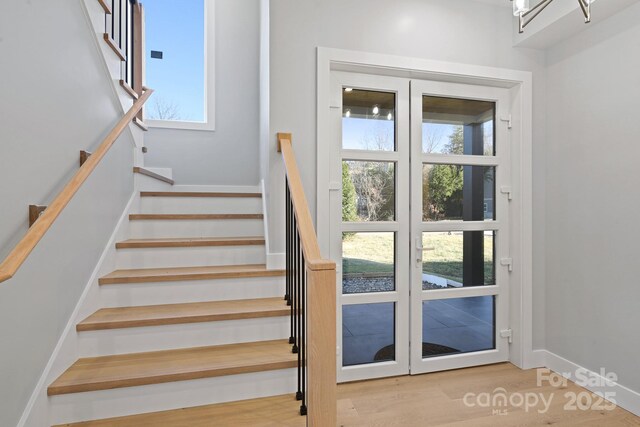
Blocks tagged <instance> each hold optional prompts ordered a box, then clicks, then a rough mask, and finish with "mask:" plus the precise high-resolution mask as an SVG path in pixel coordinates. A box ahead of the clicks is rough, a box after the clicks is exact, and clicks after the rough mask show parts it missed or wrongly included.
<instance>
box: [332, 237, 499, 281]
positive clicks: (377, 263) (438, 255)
mask: <svg viewBox="0 0 640 427" xmlns="http://www.w3.org/2000/svg"><path fill="white" fill-rule="evenodd" d="M422 245H423V247H424V249H425V251H424V254H423V267H422V270H423V272H425V273H427V274H433V275H435V276H440V277H444V278H447V279H451V280H455V281H457V282H462V256H463V248H462V246H463V235H462V232H452V233H451V234H449V233H446V232H445V233H424V234H423V241H422ZM342 254H343V255H342V268H343V272H344V273H345V274H353V273H393V265H394V233H391V232H387V233H353V234H351V235H347V236H345V237H344V238H343V242H342ZM484 270H485V284H493V282H494V280H493V235H492V234H485V238H484Z"/></svg>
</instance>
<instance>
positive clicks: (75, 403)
mask: <svg viewBox="0 0 640 427" xmlns="http://www.w3.org/2000/svg"><path fill="white" fill-rule="evenodd" d="M296 381H297V369H295V368H292V369H281V370H276V371H266V372H256V373H249V374H241V375H227V376H223V377H214V378H203V379H198V380H189V381H175V382H170V383H163V384H153V385H145V386H138V387H123V388H118V389H113V390H99V391H93V392H84V393H73V394H66V395H58V396H52V397H51V398H50V399H49V401H50V403H51V412H50V416H51V419H50V423H51V424H64V423H70V422H79V421H85V420H93V419H101V418H111V417H119V416H126V415H133V414H140V413H146V412H156V411H165V410H170V409H179V408H187V407H193V406H201V405H208V404H212V403H223V402H231V401H235V400H245V399H255V398H260V397H266V396H274V395H280V394H288V393H294V392H295V390H296Z"/></svg>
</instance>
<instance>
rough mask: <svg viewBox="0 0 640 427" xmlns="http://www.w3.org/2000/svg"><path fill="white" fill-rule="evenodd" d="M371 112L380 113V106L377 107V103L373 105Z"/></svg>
mask: <svg viewBox="0 0 640 427" xmlns="http://www.w3.org/2000/svg"><path fill="white" fill-rule="evenodd" d="M371 112H372V113H373V115H374V116H377V115H378V114H380V107H378V106H377V105H374V106H373V109H372V110H371Z"/></svg>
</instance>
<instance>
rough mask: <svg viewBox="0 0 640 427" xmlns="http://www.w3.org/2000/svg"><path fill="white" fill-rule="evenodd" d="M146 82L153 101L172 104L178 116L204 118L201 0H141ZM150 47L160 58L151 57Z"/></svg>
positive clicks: (202, 7)
mask: <svg viewBox="0 0 640 427" xmlns="http://www.w3.org/2000/svg"><path fill="white" fill-rule="evenodd" d="M144 6H145V21H146V22H145V28H146V42H145V43H146V67H147V70H146V74H147V75H146V85H147V86H149V87H150V88H153V89H154V90H155V93H154V94H153V96H152V97H151V100H150V105H149V107H148V109H147V114H148V115H149V117H153V113H154V106H155V105H156V102H162V103H164V104H168V105H175V106H176V109H177V113H178V119H179V120H185V121H195V122H202V121H204V0H179V1H176V0H145V2H144ZM151 50H158V51H162V52H163V55H164V57H163V59H154V58H151V55H150V52H151Z"/></svg>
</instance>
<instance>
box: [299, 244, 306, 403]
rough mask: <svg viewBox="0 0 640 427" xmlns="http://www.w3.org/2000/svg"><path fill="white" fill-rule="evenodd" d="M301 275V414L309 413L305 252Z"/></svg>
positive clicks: (302, 257)
mask: <svg viewBox="0 0 640 427" xmlns="http://www.w3.org/2000/svg"><path fill="white" fill-rule="evenodd" d="M301 259H302V263H301V267H302V268H301V272H300V273H301V277H302V285H301V289H300V295H301V300H302V303H301V304H300V310H301V313H300V320H301V323H302V328H301V333H300V346H301V349H300V350H301V351H300V353H301V354H302V357H301V360H302V375H301V379H302V405H300V415H307V268H306V264H305V259H304V252H303V253H302V256H301Z"/></svg>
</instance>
